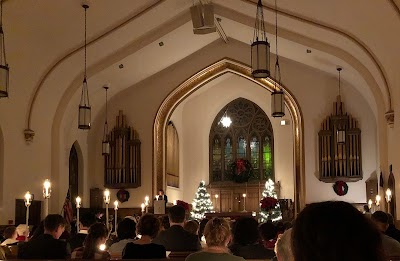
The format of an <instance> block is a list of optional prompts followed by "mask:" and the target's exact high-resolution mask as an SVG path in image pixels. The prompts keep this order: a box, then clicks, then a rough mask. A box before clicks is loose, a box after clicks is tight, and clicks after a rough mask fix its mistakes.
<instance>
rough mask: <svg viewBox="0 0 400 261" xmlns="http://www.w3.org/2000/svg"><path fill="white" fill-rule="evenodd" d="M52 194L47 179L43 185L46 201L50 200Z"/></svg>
mask: <svg viewBox="0 0 400 261" xmlns="http://www.w3.org/2000/svg"><path fill="white" fill-rule="evenodd" d="M50 193H51V183H50V180H48V179H46V180H45V181H44V183H43V197H44V198H45V199H48V198H50Z"/></svg>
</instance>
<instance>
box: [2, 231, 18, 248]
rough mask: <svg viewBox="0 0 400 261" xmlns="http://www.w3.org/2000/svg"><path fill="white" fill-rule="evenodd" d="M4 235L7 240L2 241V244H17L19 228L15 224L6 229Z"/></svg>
mask: <svg viewBox="0 0 400 261" xmlns="http://www.w3.org/2000/svg"><path fill="white" fill-rule="evenodd" d="M3 236H4V238H5V240H4V241H3V242H2V243H1V246H9V245H16V244H17V243H18V240H17V237H18V234H17V228H16V227H14V226H13V227H7V228H6V229H4V232H3Z"/></svg>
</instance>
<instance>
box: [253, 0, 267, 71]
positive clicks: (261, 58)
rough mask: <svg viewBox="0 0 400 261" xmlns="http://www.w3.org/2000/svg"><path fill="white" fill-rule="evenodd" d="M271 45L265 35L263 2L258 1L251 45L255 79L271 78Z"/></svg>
mask: <svg viewBox="0 0 400 261" xmlns="http://www.w3.org/2000/svg"><path fill="white" fill-rule="evenodd" d="M269 63H270V45H269V43H268V39H267V34H266V33H265V25H264V13H263V5H262V2H261V0H258V4H257V14H256V23H255V26H254V35H253V43H252V44H251V75H253V77H254V78H267V77H269V76H270V65H269Z"/></svg>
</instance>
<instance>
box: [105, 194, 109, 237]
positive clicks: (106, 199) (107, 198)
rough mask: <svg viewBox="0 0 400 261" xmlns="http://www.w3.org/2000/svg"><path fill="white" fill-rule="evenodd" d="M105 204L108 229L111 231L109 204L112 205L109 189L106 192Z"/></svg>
mask: <svg viewBox="0 0 400 261" xmlns="http://www.w3.org/2000/svg"><path fill="white" fill-rule="evenodd" d="M104 203H105V204H106V228H107V229H109V224H108V219H109V217H108V204H110V191H109V190H108V189H106V190H104Z"/></svg>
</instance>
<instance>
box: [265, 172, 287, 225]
mask: <svg viewBox="0 0 400 261" xmlns="http://www.w3.org/2000/svg"><path fill="white" fill-rule="evenodd" d="M262 196H263V198H262V199H261V201H260V208H261V211H260V217H261V221H262V222H264V221H267V220H272V221H277V220H281V219H282V212H281V207H280V206H279V203H278V197H277V195H276V192H275V183H274V182H273V181H272V180H271V179H269V180H268V181H267V182H265V189H264V191H263V193H262Z"/></svg>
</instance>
